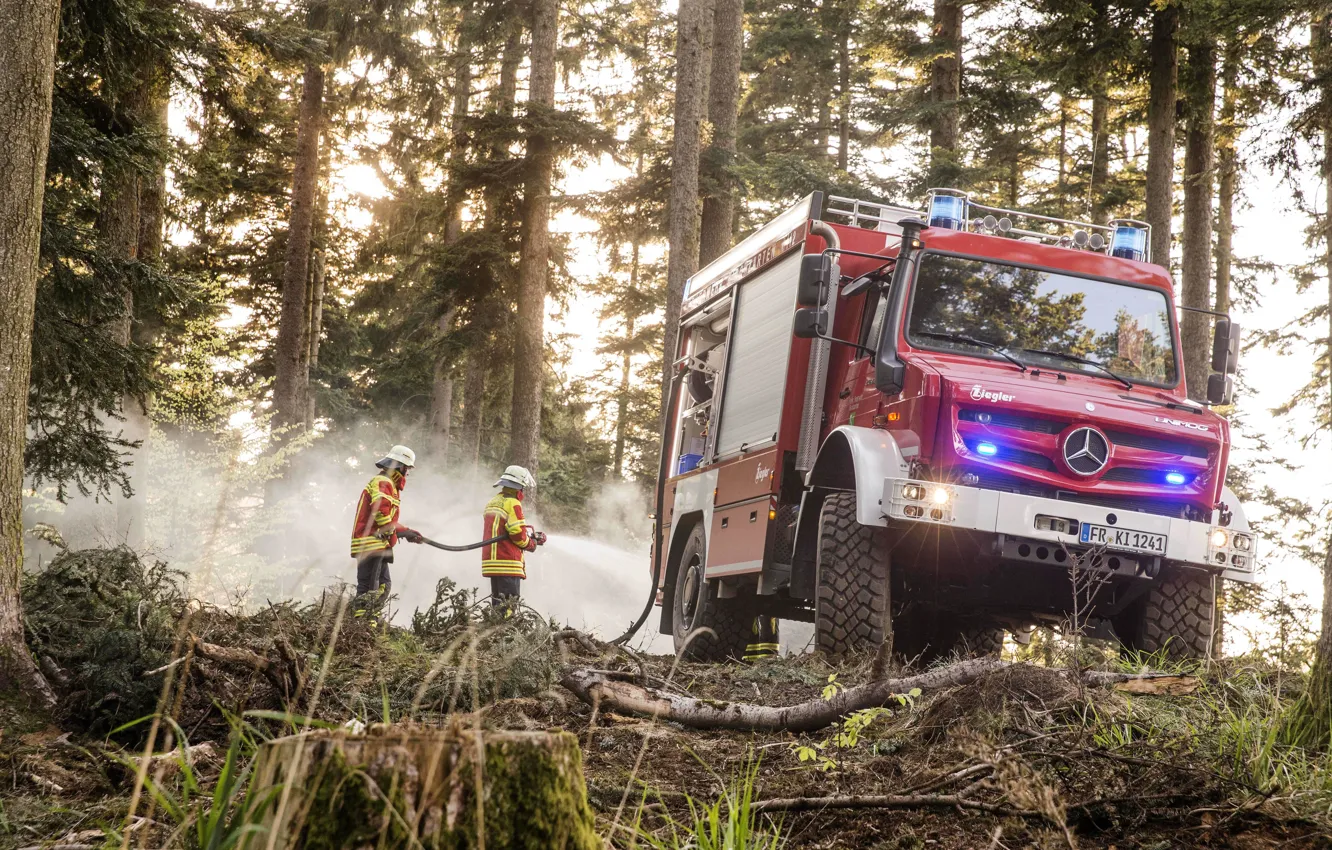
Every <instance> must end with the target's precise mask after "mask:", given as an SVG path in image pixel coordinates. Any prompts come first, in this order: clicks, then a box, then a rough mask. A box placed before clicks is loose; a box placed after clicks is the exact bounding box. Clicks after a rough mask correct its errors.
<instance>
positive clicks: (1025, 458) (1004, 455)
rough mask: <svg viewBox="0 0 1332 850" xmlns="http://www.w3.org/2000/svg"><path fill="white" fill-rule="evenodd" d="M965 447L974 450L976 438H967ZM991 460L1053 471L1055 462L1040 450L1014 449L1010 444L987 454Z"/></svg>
mask: <svg viewBox="0 0 1332 850" xmlns="http://www.w3.org/2000/svg"><path fill="white" fill-rule="evenodd" d="M966 443H967V448H969V449H971V451H973V452H975V451H976V445H977V443H978V441H977V440H967V441H966ZM989 457H990V459H991V460H1002V461H1006V462H1008V463H1016V464H1019V465H1021V466H1027V467H1030V468H1032V469H1039V470H1041V471H1043V472H1054V471H1055V463H1054V461H1053V460H1051V459H1050V458H1048V457H1046V456H1045V455H1043V454H1041V453H1040V452H1029V451H1026V450H1024V449H1015V448H1013V447H1012V446H998V447H996V451H995V453H994V454H992V455H990V456H989Z"/></svg>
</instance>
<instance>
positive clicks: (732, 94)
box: [698, 0, 745, 265]
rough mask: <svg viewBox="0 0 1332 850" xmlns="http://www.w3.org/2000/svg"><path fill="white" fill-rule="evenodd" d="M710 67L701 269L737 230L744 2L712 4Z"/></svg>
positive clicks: (722, 0)
mask: <svg viewBox="0 0 1332 850" xmlns="http://www.w3.org/2000/svg"><path fill="white" fill-rule="evenodd" d="M714 1H715V3H716V10H715V13H714V15H713V25H712V67H711V69H710V76H709V82H708V123H709V124H710V125H711V127H712V138H711V141H710V143H709V145H708V147H707V149H706V150H705V151H704V152H703V154H702V162H703V177H702V178H701V179H702V182H703V186H704V192H703V217H702V219H701V221H700V224H699V248H698V260H699V265H707V264H708V263H710V262H712V261H713V260H715V259H716V258H717V257H720V256H721V255H722V253H724V252H725V251H726V249H727V248H729V247H731V234H732V232H733V230H734V228H735V208H736V202H737V198H736V179H735V162H734V160H735V145H736V138H735V133H736V123H737V121H738V120H739V115H738V110H739V105H740V60H741V55H742V54H743V52H744V40H745V4H744V0H714Z"/></svg>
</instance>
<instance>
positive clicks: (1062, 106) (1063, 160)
mask: <svg viewBox="0 0 1332 850" xmlns="http://www.w3.org/2000/svg"><path fill="white" fill-rule="evenodd" d="M1059 214H1060V215H1061V216H1063V217H1065V218H1067V217H1068V98H1067V97H1064V95H1062V94H1060V95H1059Z"/></svg>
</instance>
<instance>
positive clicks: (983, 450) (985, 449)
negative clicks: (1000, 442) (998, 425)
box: [976, 443, 999, 457]
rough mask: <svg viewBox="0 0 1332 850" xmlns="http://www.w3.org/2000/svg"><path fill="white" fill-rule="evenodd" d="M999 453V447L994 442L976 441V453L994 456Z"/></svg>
mask: <svg viewBox="0 0 1332 850" xmlns="http://www.w3.org/2000/svg"><path fill="white" fill-rule="evenodd" d="M998 453H999V447H998V446H996V445H995V444H994V443H977V444H976V454H982V455H985V456H986V457H994V456H995V455H996V454H998Z"/></svg>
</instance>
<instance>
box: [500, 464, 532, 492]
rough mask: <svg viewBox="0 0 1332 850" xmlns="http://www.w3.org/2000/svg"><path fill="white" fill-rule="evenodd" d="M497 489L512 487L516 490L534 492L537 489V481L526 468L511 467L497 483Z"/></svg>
mask: <svg viewBox="0 0 1332 850" xmlns="http://www.w3.org/2000/svg"><path fill="white" fill-rule="evenodd" d="M495 486H496V487H512V488H513V489H515V490H532V489H534V488H535V487H536V479H535V478H533V477H532V473H530V472H528V471H527V468H526V467H522V466H511V467H509V468H508V469H506V470H504V473H503V474H502V475H500V477H499V480H498V481H496V482H495Z"/></svg>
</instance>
